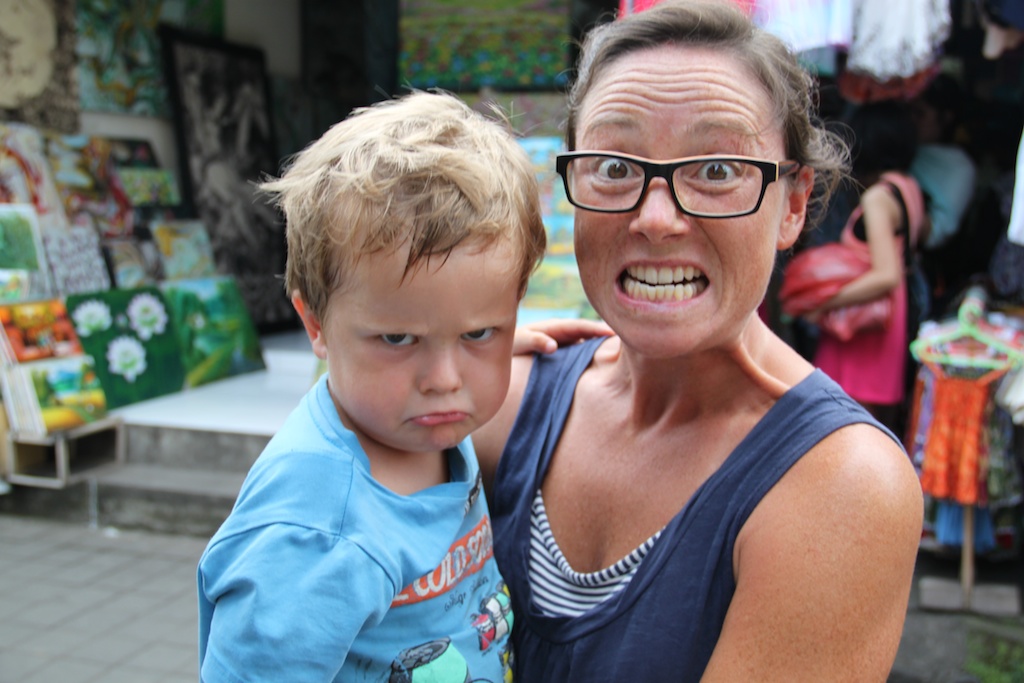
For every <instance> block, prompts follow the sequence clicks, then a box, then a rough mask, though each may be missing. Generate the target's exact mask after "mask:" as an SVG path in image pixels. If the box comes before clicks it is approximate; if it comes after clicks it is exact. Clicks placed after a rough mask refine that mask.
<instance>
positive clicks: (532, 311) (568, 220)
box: [519, 136, 597, 324]
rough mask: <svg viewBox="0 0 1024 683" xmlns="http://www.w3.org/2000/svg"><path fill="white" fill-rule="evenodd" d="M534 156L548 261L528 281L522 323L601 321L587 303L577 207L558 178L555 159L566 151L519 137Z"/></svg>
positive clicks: (549, 141)
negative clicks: (577, 244) (576, 237)
mask: <svg viewBox="0 0 1024 683" xmlns="http://www.w3.org/2000/svg"><path fill="white" fill-rule="evenodd" d="M519 144H520V145H522V147H523V149H525V150H526V153H527V154H528V155H529V156H530V161H531V162H532V163H533V168H534V170H535V171H536V173H537V181H538V184H539V185H540V200H541V214H542V217H543V219H544V229H545V230H546V231H547V237H548V244H547V250H546V251H545V253H544V259H543V260H542V261H541V264H540V266H539V267H538V268H537V270H536V271H535V272H534V273H533V275H532V276H531V277H530V281H529V284H528V286H527V290H526V296H525V297H523V301H522V304H521V306H520V314H519V323H520V324H524V323H530V322H535V321H537V320H544V319H548V318H591V319H594V318H597V314H596V312H595V311H594V309H593V307H592V306H591V305H590V302H589V301H588V300H587V295H586V292H584V291H583V283H582V282H581V281H580V274H579V269H578V268H577V266H576V254H575V251H574V249H573V208H572V205H571V204H569V200H568V199H567V198H566V196H565V187H564V185H563V184H562V179H561V178H560V177H559V176H558V174H557V173H555V170H554V169H555V156H556V155H558V154H559V153H560V152H562V151H564V150H565V143H564V142H563V140H562V138H560V137H556V136H532V137H522V138H519Z"/></svg>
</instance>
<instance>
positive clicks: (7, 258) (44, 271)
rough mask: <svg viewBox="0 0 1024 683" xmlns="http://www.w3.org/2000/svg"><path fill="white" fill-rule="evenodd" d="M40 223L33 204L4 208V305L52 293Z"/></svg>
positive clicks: (0, 274) (0, 283)
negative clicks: (8, 302) (5, 302)
mask: <svg viewBox="0 0 1024 683" xmlns="http://www.w3.org/2000/svg"><path fill="white" fill-rule="evenodd" d="M44 253H45V252H44V251H43V241H42V233H41V232H40V230H39V219H38V217H37V216H36V210H35V208H34V207H33V206H32V205H31V204H0V303H2V302H4V301H18V300H20V299H28V298H31V297H32V296H38V297H44V296H46V295H47V294H48V293H49V291H50V289H49V280H48V277H47V275H48V272H49V270H48V268H47V262H46V258H45V256H44Z"/></svg>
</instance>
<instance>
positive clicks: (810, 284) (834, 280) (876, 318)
mask: <svg viewBox="0 0 1024 683" xmlns="http://www.w3.org/2000/svg"><path fill="white" fill-rule="evenodd" d="M880 180H881V181H883V182H886V183H888V184H890V185H892V186H894V187H895V188H896V189H897V190H898V191H899V193H900V196H901V197H902V198H903V202H904V205H905V206H906V209H907V223H908V232H909V238H910V243H911V244H917V242H918V239H919V237H920V232H921V229H922V227H923V225H924V196H923V195H922V194H921V188H920V186H918V184H917V181H915V180H914V179H913V178H911V177H910V176H907V175H903V174H902V173H895V172H888V173H883V174H882V177H881V178H880ZM861 213H862V209H861V207H860V206H858V207H857V208H856V209H854V210H853V213H852V214H851V215H850V218H849V219H848V220H847V222H846V225H845V226H844V227H843V231H842V233H841V234H840V236H839V241H838V242H830V243H828V244H823V245H821V246H817V247H810V248H808V249H805V250H804V251H802V252H800V253H798V254H796V255H795V256H794V257H793V258H792V259H791V260H790V262H789V264H788V265H787V266H786V270H785V272H784V273H783V276H782V277H783V279H782V286H781V288H780V289H779V299H780V303H781V306H782V311H783V312H784V313H786V314H788V315H792V316H798V315H803V314H804V313H807V312H809V311H813V310H815V309H817V308H819V307H821V305H822V304H824V303H825V302H826V301H828V300H829V299H831V298H832V297H833V296H835V295H836V293H837V292H838V291H839V290H840V289H842V288H843V287H844V286H845V285H846V284H847V283H848V282H850V281H852V280H855V279H856V278H858V277H860V276H861V275H863V274H864V273H866V272H867V271H868V270H870V268H871V255H870V252H869V251H868V245H867V244H865V243H864V242H861V241H860V240H858V239H857V238H855V237H854V236H853V226H854V224H855V223H856V222H857V220H858V219H859V218H860V216H861ZM902 244H903V242H902V239H901V240H900V245H901V250H902V248H903V247H902ZM896 295H897V293H896V290H895V289H894V290H892V291H891V292H889V293H888V294H885V295H884V296H882V297H880V298H878V299H875V300H874V301H868V302H865V303H861V304H852V305H850V306H843V307H842V308H834V309H832V310H829V311H826V312H825V313H823V314H822V316H821V317H820V318H819V320H818V326H819V327H820V328H821V329H822V330H824V331H826V332H828V333H829V334H831V335H832V336H834V337H836V338H838V339H840V340H842V341H849V340H850V339H851V338H852V337H853V336H854V335H855V334H857V333H858V332H861V331H866V330H878V329H884V328H886V327H888V325H889V322H890V321H891V320H892V314H893V310H894V307H895V304H894V297H895V296H896Z"/></svg>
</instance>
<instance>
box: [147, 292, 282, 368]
mask: <svg viewBox="0 0 1024 683" xmlns="http://www.w3.org/2000/svg"><path fill="white" fill-rule="evenodd" d="M160 287H161V289H162V290H163V294H164V299H165V300H166V301H167V305H168V307H169V308H170V313H171V317H172V319H173V321H174V328H175V330H177V333H178V340H179V343H180V346H181V349H182V359H183V362H184V365H185V372H186V375H185V384H186V385H187V386H190V387H194V386H199V385H201V384H206V383H208V382H213V381H215V380H218V379H223V378H225V377H231V376H233V375H239V374H242V373H246V372H253V371H255V370H262V369H264V368H265V367H266V366H265V365H264V362H263V352H262V349H261V347H260V340H259V336H258V334H257V332H256V327H255V325H254V324H253V321H252V318H251V317H250V316H249V310H248V309H247V308H246V306H245V301H244V300H243V299H242V294H241V292H240V291H239V290H238V285H237V284H236V283H235V280H234V278H232V277H229V276H217V277H207V278H195V279H190V280H174V281H171V280H166V281H164V282H163V283H161V285H160Z"/></svg>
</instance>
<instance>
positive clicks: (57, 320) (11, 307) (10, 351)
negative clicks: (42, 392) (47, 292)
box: [0, 299, 82, 363]
mask: <svg viewBox="0 0 1024 683" xmlns="http://www.w3.org/2000/svg"><path fill="white" fill-rule="evenodd" d="M0 326H2V329H3V340H2V341H3V350H4V357H5V358H6V359H7V361H8V362H9V363H29V362H32V361H37V360H41V359H44V358H62V357H65V356H74V355H77V354H81V353H82V345H81V343H80V342H79V339H78V335H77V334H76V333H75V328H74V325H72V323H71V319H70V318H69V317H68V312H67V309H66V307H65V306H64V303H63V302H62V301H61V300H60V299H48V300H46V301H30V302H21V303H15V304H8V305H3V306H0Z"/></svg>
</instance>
